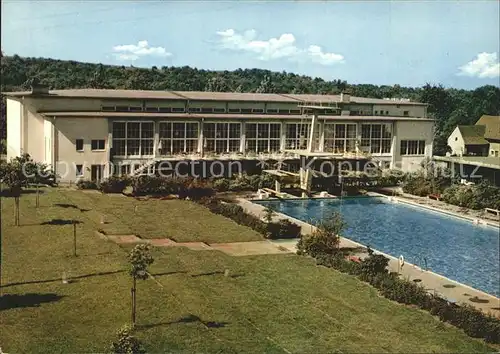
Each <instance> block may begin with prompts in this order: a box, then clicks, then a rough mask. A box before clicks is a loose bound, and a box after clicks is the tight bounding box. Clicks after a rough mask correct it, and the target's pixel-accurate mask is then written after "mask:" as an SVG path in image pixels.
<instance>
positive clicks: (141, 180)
mask: <svg viewBox="0 0 500 354" xmlns="http://www.w3.org/2000/svg"><path fill="white" fill-rule="evenodd" d="M180 185H181V183H180V182H179V181H178V179H175V178H171V177H157V176H148V175H146V176H139V177H137V178H135V179H134V181H133V183H132V187H133V193H134V195H135V196H143V195H169V194H178V193H179V188H180Z"/></svg>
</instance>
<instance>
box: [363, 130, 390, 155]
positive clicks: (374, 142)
mask: <svg viewBox="0 0 500 354" xmlns="http://www.w3.org/2000/svg"><path fill="white" fill-rule="evenodd" d="M391 141H392V124H390V123H384V124H362V125H361V147H362V148H363V150H364V151H367V152H370V153H372V154H389V153H390V152H391Z"/></svg>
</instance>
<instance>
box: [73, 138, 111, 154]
mask: <svg viewBox="0 0 500 354" xmlns="http://www.w3.org/2000/svg"><path fill="white" fill-rule="evenodd" d="M75 147H76V151H79V152H83V151H84V140H83V139H76V141H75ZM105 148H106V141H105V140H104V139H92V140H91V141H90V149H91V150H92V151H99V150H104V149H105Z"/></svg>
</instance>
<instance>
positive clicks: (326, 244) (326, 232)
mask: <svg viewBox="0 0 500 354" xmlns="http://www.w3.org/2000/svg"><path fill="white" fill-rule="evenodd" d="M344 228H345V223H344V221H343V220H342V217H341V215H340V214H339V213H337V212H336V213H334V214H333V215H332V216H330V217H328V218H325V219H323V220H321V221H320V222H319V223H318V224H317V226H316V230H314V231H313V232H312V233H311V234H308V235H302V236H301V238H300V240H299V242H298V243H297V253H298V254H308V255H310V256H312V257H316V256H317V255H319V254H327V255H332V254H335V253H337V252H338V246H339V243H340V233H341V232H342V231H343V229H344Z"/></svg>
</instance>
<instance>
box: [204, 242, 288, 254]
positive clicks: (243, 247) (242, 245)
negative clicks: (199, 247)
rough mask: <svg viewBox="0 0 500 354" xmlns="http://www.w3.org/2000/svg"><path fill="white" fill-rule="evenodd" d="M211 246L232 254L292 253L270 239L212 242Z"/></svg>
mask: <svg viewBox="0 0 500 354" xmlns="http://www.w3.org/2000/svg"><path fill="white" fill-rule="evenodd" d="M210 247H212V248H213V249H215V250H218V251H222V252H224V253H226V254H229V255H231V256H254V255H261V254H281V253H291V252H290V251H289V250H287V249H285V248H282V247H279V246H277V245H275V244H273V243H271V242H269V241H251V242H230V243H212V244H210Z"/></svg>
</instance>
